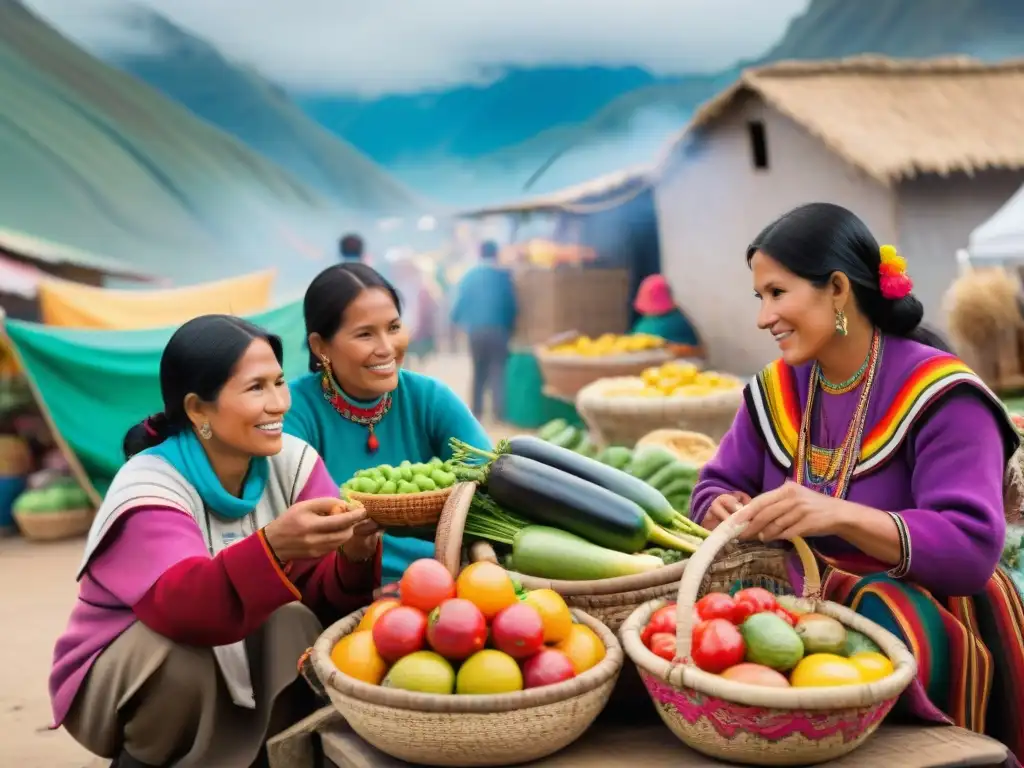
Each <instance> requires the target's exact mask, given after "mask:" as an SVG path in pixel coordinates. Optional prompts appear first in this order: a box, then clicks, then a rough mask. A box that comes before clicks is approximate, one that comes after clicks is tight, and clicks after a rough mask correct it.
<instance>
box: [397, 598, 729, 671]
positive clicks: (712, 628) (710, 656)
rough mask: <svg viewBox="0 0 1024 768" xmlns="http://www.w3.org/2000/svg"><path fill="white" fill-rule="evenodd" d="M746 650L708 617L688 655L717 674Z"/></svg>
mask: <svg viewBox="0 0 1024 768" xmlns="http://www.w3.org/2000/svg"><path fill="white" fill-rule="evenodd" d="M393 612H394V611H392V613H393ZM384 615H385V616H387V614H384ZM746 650H747V649H746V646H745V645H744V643H743V636H742V635H740V631H739V630H738V629H736V625H735V624H733V623H732V622H731V621H729V620H728V619H710V620H709V621H707V622H704V624H703V625H701V627H700V630H699V631H698V632H696V633H694V637H693V647H692V648H691V650H690V655H691V656H692V657H693V663H694V664H696V665H697V666H698V667H700V668H701V669H703V670H704V671H705V672H713V673H714V674H716V675H717V674H718V673H719V672H724V671H725V670H727V669H728V668H729V667H734V666H736V665H737V664H739V663H740V662H742V661H743V654H744V653H745V652H746Z"/></svg>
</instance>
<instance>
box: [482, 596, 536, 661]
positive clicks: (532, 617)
mask: <svg viewBox="0 0 1024 768" xmlns="http://www.w3.org/2000/svg"><path fill="white" fill-rule="evenodd" d="M491 639H492V640H493V642H494V647H495V648H497V649H498V650H499V651H502V652H503V653H507V654H508V655H509V656H511V657H512V658H513V659H527V658H529V657H530V656H533V654H535V653H536V652H537V651H539V650H540V649H541V647H543V645H544V621H543V620H542V619H541V617H540V613H538V612H537V609H536V608H534V607H533V606H532V605H529V604H527V603H516V604H515V605H510V606H509V607H508V608H505V609H503V610H502V611H501V613H499V614H498V615H497V616H495V617H494V619H493V620H492V621H491Z"/></svg>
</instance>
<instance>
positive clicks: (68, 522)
mask: <svg viewBox="0 0 1024 768" xmlns="http://www.w3.org/2000/svg"><path fill="white" fill-rule="evenodd" d="M95 514H96V513H95V511H94V510H92V509H65V510H59V511H55V512H18V511H17V510H15V511H14V513H13V515H14V522H15V523H16V524H17V526H18V530H19V531H21V535H22V536H24V537H25V538H26V539H29V540H31V541H60V540H61V539H73V538H76V537H78V536H84V535H85V534H87V533H88V532H89V527H90V526H91V525H92V519H93V517H94V516H95Z"/></svg>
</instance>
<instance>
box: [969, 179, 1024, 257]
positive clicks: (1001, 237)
mask: <svg viewBox="0 0 1024 768" xmlns="http://www.w3.org/2000/svg"><path fill="white" fill-rule="evenodd" d="M968 251H969V253H970V258H971V261H972V262H984V261H1009V260H1024V187H1021V188H1020V189H1018V190H1017V193H1016V194H1015V195H1014V196H1013V197H1011V198H1010V199H1009V200H1007V201H1006V203H1005V204H1004V205H1003V207H1002V208H1000V209H999V210H998V211H996V212H995V214H993V216H992V218H990V219H989V220H988V221H986V222H985V223H984V224H982V225H981V226H979V227H978V228H977V229H975V230H974V231H973V232H971V236H970V238H969V240H968Z"/></svg>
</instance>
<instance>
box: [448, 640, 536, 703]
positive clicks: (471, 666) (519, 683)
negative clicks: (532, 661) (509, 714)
mask: <svg viewBox="0 0 1024 768" xmlns="http://www.w3.org/2000/svg"><path fill="white" fill-rule="evenodd" d="M521 690H523V673H522V671H520V669H519V664H517V663H516V660H515V659H513V658H512V657H511V656H509V655H508V654H506V653H502V652H501V651H493V650H490V649H484V650H482V651H477V652H476V653H474V654H473V655H472V656H470V657H469V658H468V659H466V660H465V661H464V662H462V666H461V667H460V668H459V674H458V676H457V677H456V678H455V692H456V693H461V694H470V695H473V694H477V695H479V694H487V693H512V692H513V691H521Z"/></svg>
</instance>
